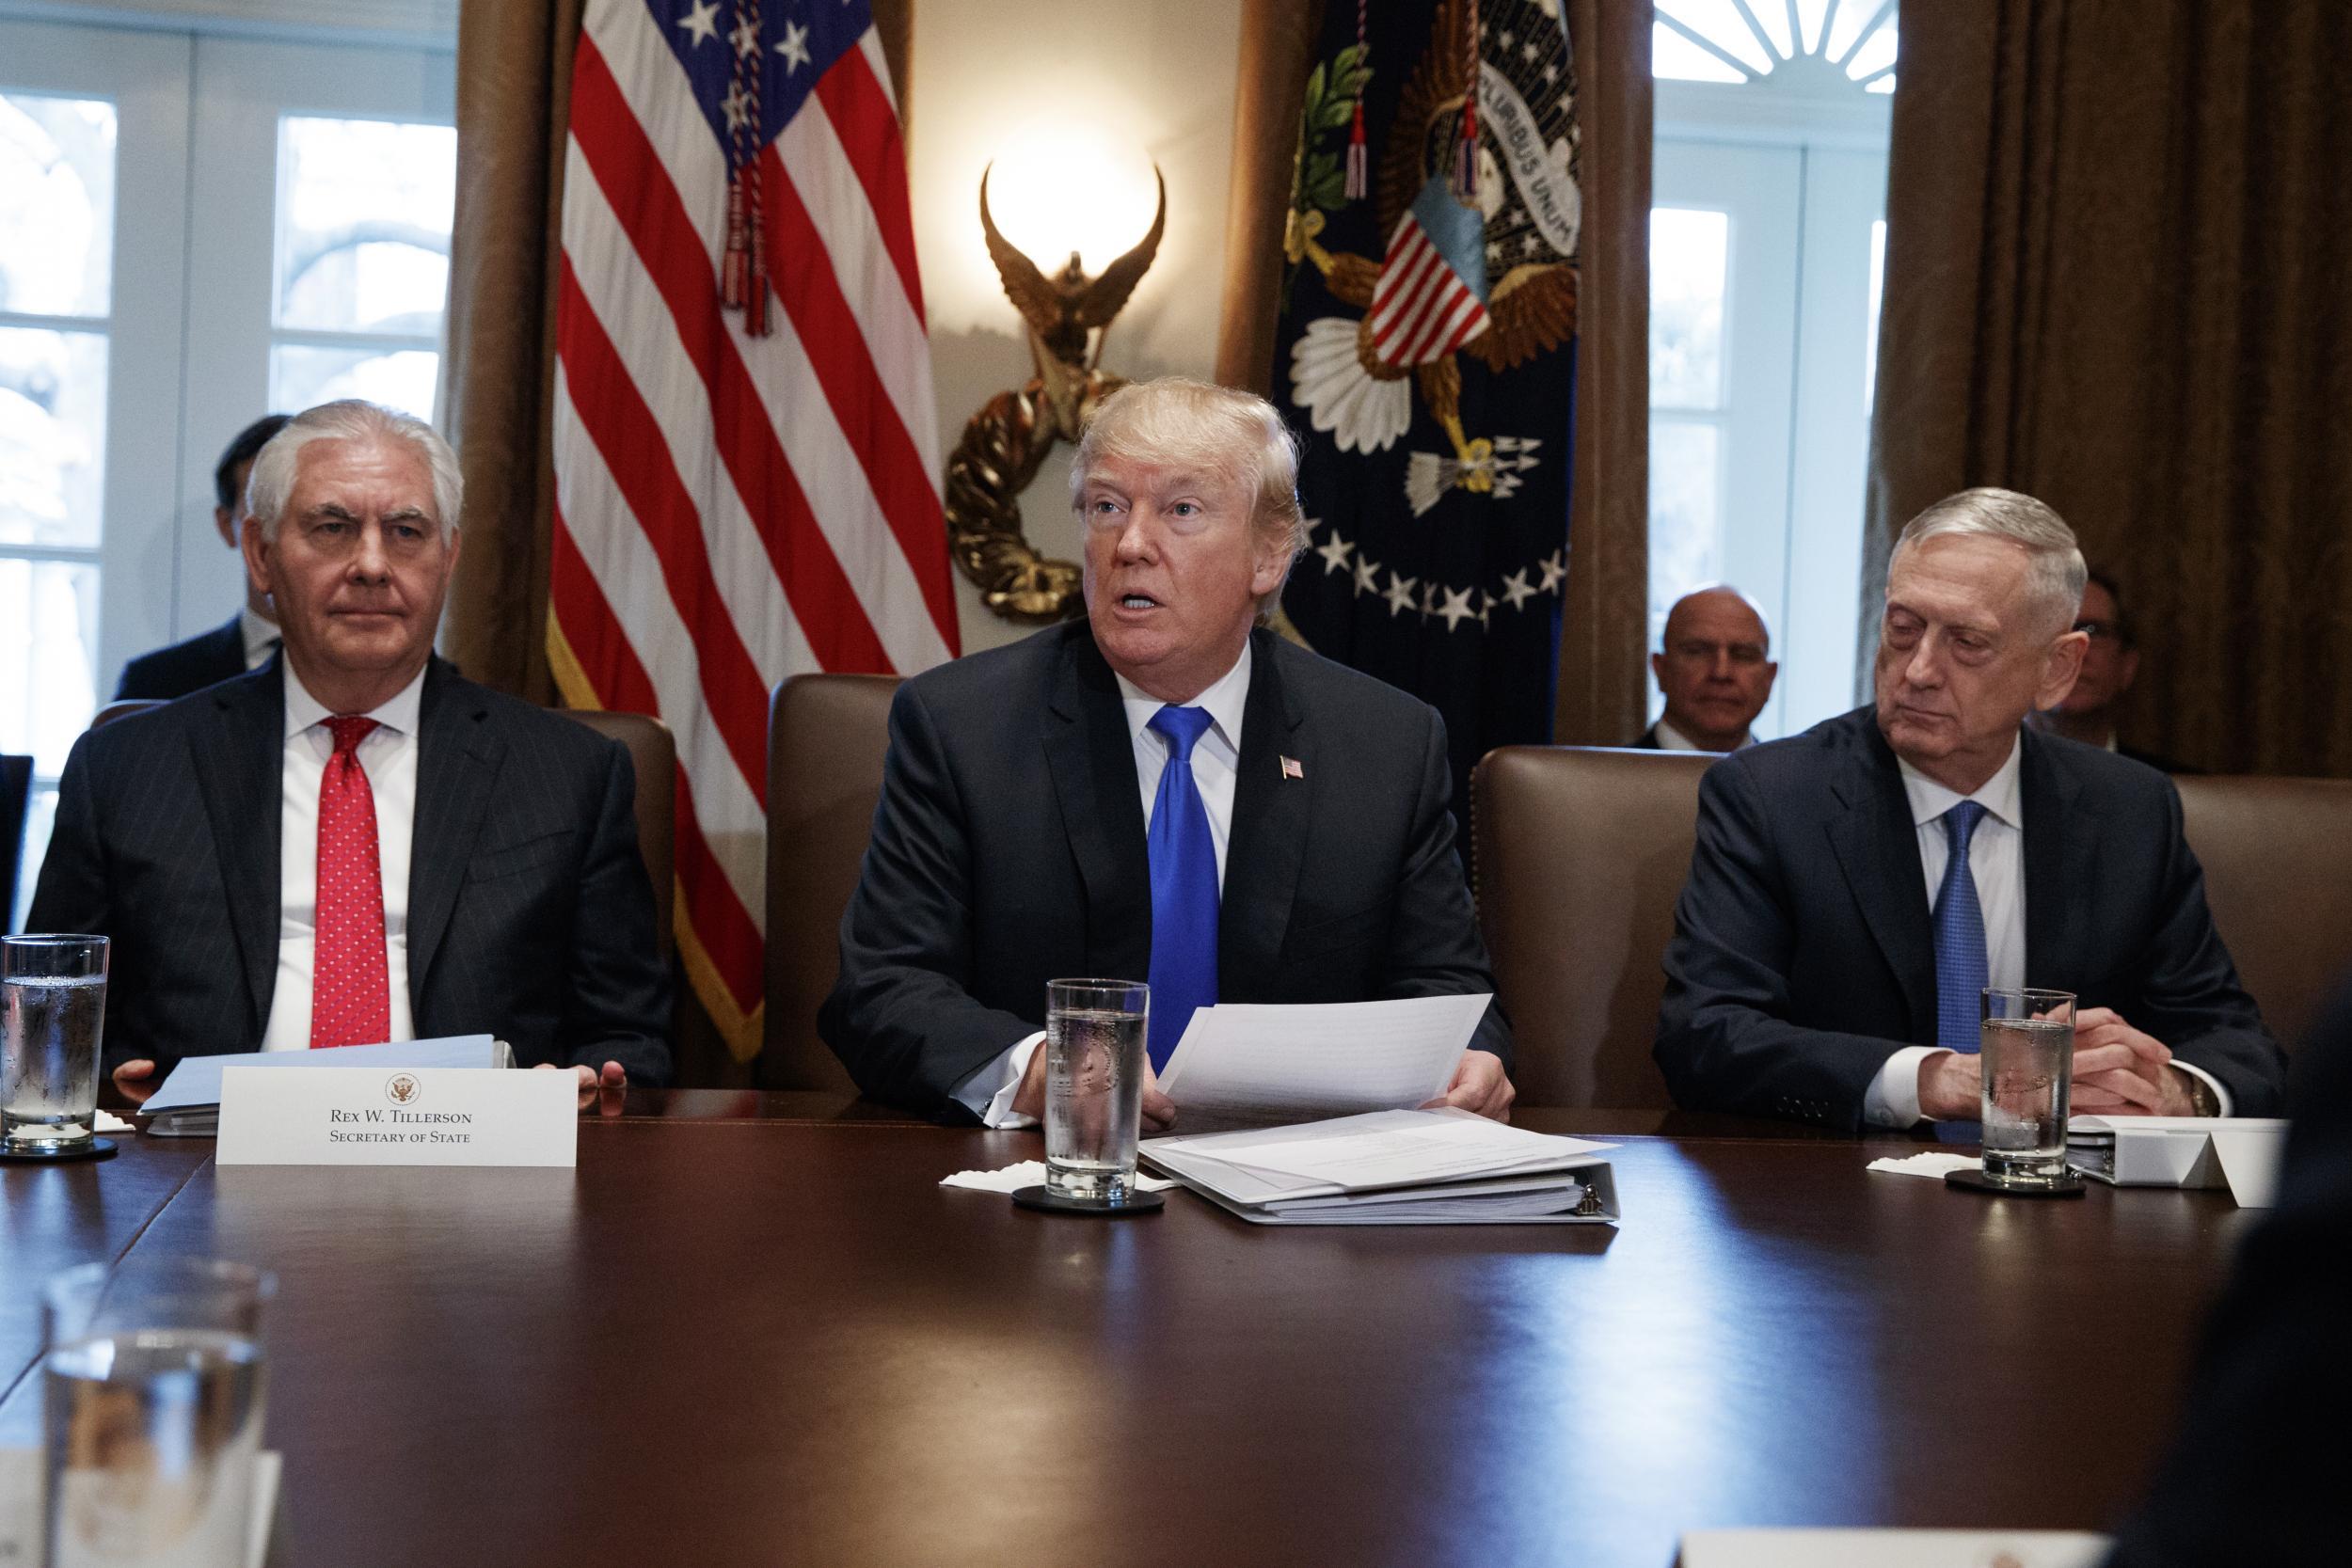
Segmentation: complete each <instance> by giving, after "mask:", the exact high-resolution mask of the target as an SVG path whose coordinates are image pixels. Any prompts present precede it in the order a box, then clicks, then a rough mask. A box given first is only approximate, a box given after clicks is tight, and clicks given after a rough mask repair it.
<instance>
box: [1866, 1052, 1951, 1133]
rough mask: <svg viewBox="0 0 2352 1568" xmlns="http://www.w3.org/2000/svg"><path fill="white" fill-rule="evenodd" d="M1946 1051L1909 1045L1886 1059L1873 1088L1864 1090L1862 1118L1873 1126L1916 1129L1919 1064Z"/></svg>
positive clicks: (1872, 1084) (1873, 1080) (1871, 1084)
mask: <svg viewBox="0 0 2352 1568" xmlns="http://www.w3.org/2000/svg"><path fill="white" fill-rule="evenodd" d="M1943 1049H1944V1048H1943V1047H1942V1046H1940V1045H1906V1046H1904V1047H1903V1048H1902V1049H1901V1050H1900V1051H1898V1052H1896V1053H1894V1054H1893V1055H1892V1056H1889V1057H1887V1058H1886V1062H1885V1065H1883V1067H1881V1068H1880V1069H1879V1071H1878V1076H1877V1077H1875V1078H1873V1079H1871V1080H1870V1086H1869V1087H1868V1088H1867V1089H1865V1090H1863V1091H1862V1119H1863V1120H1864V1121H1865V1122H1867V1123H1868V1124H1869V1125H1870V1126H1872V1127H1895V1128H1906V1127H1915V1126H1917V1125H1918V1124H1919V1122H1920V1121H1921V1120H1922V1119H1923V1118H1922V1117H1921V1116H1920V1114H1919V1064H1920V1063H1921V1062H1924V1061H1926V1060H1927V1059H1928V1058H1929V1057H1930V1056H1932V1055H1934V1054H1935V1053H1937V1052H1938V1051H1941V1050H1943Z"/></svg>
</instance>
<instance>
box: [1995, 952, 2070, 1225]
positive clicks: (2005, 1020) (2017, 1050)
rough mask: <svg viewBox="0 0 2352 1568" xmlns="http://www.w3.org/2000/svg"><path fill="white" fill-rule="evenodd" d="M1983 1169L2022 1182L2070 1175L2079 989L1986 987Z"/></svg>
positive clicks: (2046, 1182)
mask: <svg viewBox="0 0 2352 1568" xmlns="http://www.w3.org/2000/svg"><path fill="white" fill-rule="evenodd" d="M1978 1040H1979V1047H1980V1050H1981V1055H1980V1057H1979V1061H1980V1063H1981V1065H1982V1070H1983V1074H1984V1092H1983V1096H1982V1101H1983V1103H1982V1115H1983V1120H1984V1174H1985V1176H1986V1177H1987V1178H1988V1179H1989V1180H1994V1181H1999V1182H2005V1183H2007V1184H2009V1185H2010V1186H2017V1187H2048V1186H2055V1185H2058V1183H2059V1182H2061V1181H2064V1180H2069V1178H2068V1174H2067V1169H2066V1109H2067V1098H2068V1095H2069V1094H2070V1092H2071V1091H2072V1089H2073V1087H2074V992H2073V991H2065V990H2023V989H2019V990H2004V989H2002V988H1999V987H1988V988H1987V989H1986V990H1985V992H1984V1012H1983V1022H1982V1025H1981V1028H1980V1031H1979V1036H1978Z"/></svg>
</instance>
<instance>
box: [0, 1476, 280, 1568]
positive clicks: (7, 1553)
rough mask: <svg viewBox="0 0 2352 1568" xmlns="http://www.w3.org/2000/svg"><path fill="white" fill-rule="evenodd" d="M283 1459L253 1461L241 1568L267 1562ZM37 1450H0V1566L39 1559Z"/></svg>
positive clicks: (259, 1567)
mask: <svg viewBox="0 0 2352 1568" xmlns="http://www.w3.org/2000/svg"><path fill="white" fill-rule="evenodd" d="M284 1473H285V1466H284V1456H282V1455H280V1454H279V1453H278V1452H277V1451H275V1450H274V1449H262V1451H261V1452H260V1453H257V1454H255V1455H254V1456H253V1501H252V1504H251V1509H252V1513H251V1516H250V1517H251V1530H250V1533H249V1534H248V1535H247V1537H246V1551H245V1560H246V1568H262V1564H263V1563H264V1562H265V1561H266V1560H268V1557H269V1532H270V1525H271V1522H272V1521H274V1520H275V1519H276V1518H277V1517H278V1484H279V1482H280V1481H281V1479H282V1477H283V1476H284ZM42 1525H43V1520H42V1519H41V1516H40V1449H0V1563H8V1564H16V1563H23V1564H25V1565H26V1568H31V1565H32V1564H34V1563H37V1562H39V1561H40V1560H41V1555H40V1553H41V1537H42V1534H43V1530H42Z"/></svg>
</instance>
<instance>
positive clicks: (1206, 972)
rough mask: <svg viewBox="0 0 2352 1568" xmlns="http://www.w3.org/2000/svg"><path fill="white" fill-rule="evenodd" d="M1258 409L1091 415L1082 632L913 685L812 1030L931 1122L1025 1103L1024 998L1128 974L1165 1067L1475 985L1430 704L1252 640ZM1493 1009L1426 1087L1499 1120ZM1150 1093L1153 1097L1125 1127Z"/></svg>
mask: <svg viewBox="0 0 2352 1568" xmlns="http://www.w3.org/2000/svg"><path fill="white" fill-rule="evenodd" d="M1296 476H1297V448H1296V443H1295V440H1294V439H1293V437H1292V436H1291V435H1290V433H1289V432H1288V431H1287V430H1286V429H1284V428H1283V425H1282V422H1281V419H1280V416H1279V415H1278V414H1277V413H1276V412H1275V411H1274V409H1273V407H1272V406H1271V405H1270V404H1267V403H1266V402H1264V400H1263V399H1260V398H1256V397H1252V396H1249V395H1248V394H1247V393H1243V392H1236V391H1230V390H1227V389H1226V388H1218V387H1212V386H1208V385H1205V384H1203V383H1200V382H1196V381H1187V380H1183V379H1177V378H1169V379H1166V380H1161V381H1154V382H1150V383H1146V384H1143V385H1140V386H1135V387H1129V388H1123V389H1122V390H1120V391H1119V392H1117V393H1114V394H1113V395H1112V396H1111V397H1109V398H1107V399H1105V400H1104V403H1103V405H1102V407H1101V409H1100V411H1099V412H1098V413H1097V414H1096V416H1095V418H1094V420H1093V421H1092V422H1091V423H1090V424H1089V426H1088V427H1087V432H1086V435H1085V437H1084V438H1083V439H1082V440H1081V441H1080V442H1079V444H1078V451H1077V456H1076V458H1075V460H1074V461H1073V465H1072V467H1071V498H1072V502H1073V506H1075V508H1076V509H1077V511H1078V514H1079V517H1080V521H1081V525H1082V527H1083V528H1084V530H1085V550H1086V601H1087V614H1088V619H1087V620H1086V621H1084V622H1081V623H1073V624H1070V625H1067V626H1057V627H1055V628H1053V629H1052V630H1050V631H1045V632H1041V633H1039V634H1038V635H1036V636H1034V637H1031V638H1028V639H1026V640H1025V641H1021V642H1018V643H1015V644H1013V645H1012V646H1010V647H1008V648H1001V649H997V650H995V651H993V652H991V653H984V654H977V655H974V656H973V657H969V658H964V659H960V660H958V661H956V662H954V663H952V664H947V665H944V666H942V667H940V668H938V669H936V670H933V671H930V672H929V673H925V674H923V675H921V676H918V677H917V678H915V679H914V680H911V681H909V682H907V683H906V685H904V686H902V687H901V688H899V689H898V697H897V700H896V701H895V702H894V703H893V705H892V706H891V713H890V754H889V760H888V762H887V763H886V765H885V766H884V768H883V776H882V801H881V804H880V806H879V807H878V808H877V810H876V812H875V815H874V834H873V841H872V845H871V847H869V848H868V849H867V851H866V864H865V870H864V874H863V876H862V877H861V879H860V880H859V883H858V889H857V893H856V895H854V896H853V897H852V898H851V899H850V907H849V910H848V911H847V912H846V913H845V914H844V916H843V917H842V922H841V977H840V980H839V982H838V983H837V984H836V985H835V986H834V991H833V994H832V995H831V996H830V997H829V998H827V999H826V1002H825V1005H824V1006H823V1008H822V1009H821V1010H820V1011H819V1013H818V1028H819V1030H820V1032H821V1033H822V1034H823V1036H824V1037H825V1040H826V1042H827V1043H828V1044H829V1045H831V1046H832V1048H833V1050H834V1053H835V1054H837V1055H838V1056H839V1057H840V1058H841V1060H842V1062H843V1063H844V1065H846V1066H847V1067H848V1068H849V1069H850V1075H851V1076H852V1077H853V1078H855V1079H856V1081H857V1083H858V1086H859V1087H860V1088H862V1089H863V1090H865V1092H866V1094H868V1095H870V1096H872V1097H874V1098H876V1099H878V1100H884V1101H892V1102H894V1103H898V1104H901V1105H905V1106H909V1107H911V1108H913V1109H915V1110H917V1111H920V1112H922V1113H924V1114H926V1115H930V1116H933V1117H940V1118H942V1119H954V1120H972V1119H976V1118H977V1119H978V1120H982V1121H985V1122H987V1123H989V1124H990V1125H993V1126H1009V1125H1020V1124H1024V1123H1025V1121H1026V1120H1027V1119H1028V1118H1030V1117H1036V1116H1038V1115H1039V1114H1040V1113H1041V1109H1042V1106H1043V1103H1044V1081H1045V1074H1044V1054H1043V1053H1041V1052H1040V1051H1038V1049H1037V1047H1038V1044H1039V1042H1040V1041H1041V1039H1042V1038H1043V1034H1042V1031H1041V1023H1042V1020H1043V1015H1044V1010H1045V983H1046V981H1048V980H1049V979H1058V978H1062V977H1065V976H1080V975H1105V976H1118V977H1121V978H1128V979H1135V978H1144V979H1148V980H1149V981H1150V982H1151V986H1152V1022H1151V1032H1150V1047H1149V1049H1150V1055H1151V1058H1152V1064H1153V1065H1154V1067H1157V1066H1159V1065H1161V1064H1164V1063H1165V1062H1166V1060H1167V1057H1168V1053H1169V1052H1170V1051H1171V1050H1173V1049H1174V1046H1175V1043H1176V1040H1177V1039H1178V1038H1179V1037H1181V1036H1182V1035H1183V1033H1184V1025H1185V1023H1186V1022H1188V1021H1189V1020H1190V1018H1191V1016H1192V1013H1193V1010H1194V1009H1195V1008H1196V1007H1200V1006H1208V1005H1210V1004H1212V1003H1216V1002H1219V1001H1225V1002H1265V1003H1309V1002H1361V1001H1367V1000H1373V999H1378V998H1386V997H1403V996H1430V995H1443V994H1448V993H1457V994H1458V993H1464V992H1477V991H1491V990H1493V989H1494V981H1493V979H1492V977H1491V976H1490V975H1489V974H1488V972H1487V967H1486V949H1485V946H1484V944H1483V943H1482V942H1480V940H1479V936H1478V928H1477V924H1476V921H1475V919H1474V918H1473V915H1472V911H1471V909H1470V895H1469V891H1468V888H1467V887H1466V885H1465V883H1464V880H1463V877H1462V867H1461V863H1460V861H1459V858H1458V857H1457V856H1456V854H1455V851H1454V823H1453V817H1452V816H1451V815H1450V813H1449V812H1448V809H1447V795H1448V788H1449V786H1448V783H1447V779H1448V773H1447V763H1446V748H1445V732H1444V726H1443V724H1442V723H1441V722H1440V721H1439V720H1438V716H1437V714H1436V713H1435V712H1434V711H1433V710H1432V709H1430V708H1429V707H1428V706H1427V705H1424V704H1422V703H1421V702H1418V701H1416V700H1415V699H1413V698H1411V697H1408V696H1406V694H1405V693H1403V692H1401V691H1398V690H1396V689H1393V688H1391V687H1389V686H1385V685H1383V684H1382V683H1380V682H1379V681H1376V680H1374V679H1372V678H1371V677H1370V676H1367V675H1362V674H1359V673H1355V672H1353V671H1350V670H1346V669H1343V668H1342V667H1341V666H1339V665H1336V664H1333V663H1330V662H1328V661H1327V660H1325V659H1322V658H1318V657H1315V656H1314V655H1312V654H1311V653H1308V652H1306V651H1305V650H1303V649H1301V648H1298V647H1295V646H1294V645H1292V644H1290V643H1288V642H1285V641H1282V640H1280V639H1279V638H1277V637H1276V636H1274V635H1273V634H1272V633H1271V632H1270V631H1268V630H1266V629H1264V628H1263V627H1262V626H1257V625H1256V623H1257V621H1258V618H1259V612H1260V610H1261V608H1262V607H1263V606H1264V605H1265V604H1266V603H1267V602H1268V600H1270V599H1271V598H1272V597H1273V596H1274V595H1275V594H1277V593H1279V590H1280V588H1281V585H1282V579H1283V578H1284V577H1285V576H1286V575H1287V574H1288V572H1289V570H1290V563H1291V562H1292V560H1293V559H1294V558H1295V556H1296V555H1297V553H1298V550H1299V546H1300V544H1301V543H1302V539H1303V534H1304V521H1303V518H1302V517H1301V515H1300V513H1299V509H1298V500H1297V496H1296V493H1295V490H1296ZM1509 1052H1510V1036H1509V1031H1508V1029H1507V1026H1506V1025H1505V1024H1504V1023H1503V1022H1502V1019H1501V1017H1500V1016H1499V1015H1498V1014H1497V1013H1496V1012H1495V1011H1494V1010H1493V1009H1492V1008H1489V1009H1488V1012H1487V1015H1486V1020H1485V1022H1482V1023H1481V1024H1480V1026H1479V1032H1478V1035H1477V1036H1476V1037H1475V1038H1474V1039H1473V1041H1472V1043H1471V1049H1470V1052H1469V1053H1467V1054H1466V1055H1465V1056H1464V1058H1463V1062H1462V1066H1461V1068H1460V1069H1459V1070H1458V1071H1457V1072H1456V1074H1455V1075H1454V1082H1453V1083H1452V1085H1450V1086H1449V1088H1448V1090H1447V1093H1446V1096H1445V1100H1446V1102H1447V1103H1449V1104H1453V1105H1458V1106H1462V1107H1465V1108H1468V1109H1470V1110H1473V1111H1477V1112H1479V1113H1481V1114H1484V1115H1487V1116H1494V1117H1502V1116H1503V1115H1504V1114H1505V1113H1506V1112H1507V1109H1508V1107H1509V1105H1510V1101H1511V1095H1512V1090H1511V1085H1510V1081H1509V1079H1508V1078H1507V1077H1506V1076H1505V1069H1506V1067H1507V1064H1508V1056H1509ZM1175 1110H1176V1108H1175V1106H1174V1105H1172V1104H1171V1103H1170V1101H1168V1097H1167V1096H1165V1095H1163V1094H1161V1093H1160V1092H1159V1091H1158V1090H1157V1088H1156V1087H1147V1089H1146V1090H1145V1094H1144V1118H1145V1120H1146V1122H1147V1123H1148V1124H1149V1125H1151V1126H1152V1127H1153V1128H1154V1129H1158V1128H1164V1127H1166V1126H1167V1125H1168V1123H1169V1122H1170V1120H1171V1118H1172V1117H1174V1115H1175Z"/></svg>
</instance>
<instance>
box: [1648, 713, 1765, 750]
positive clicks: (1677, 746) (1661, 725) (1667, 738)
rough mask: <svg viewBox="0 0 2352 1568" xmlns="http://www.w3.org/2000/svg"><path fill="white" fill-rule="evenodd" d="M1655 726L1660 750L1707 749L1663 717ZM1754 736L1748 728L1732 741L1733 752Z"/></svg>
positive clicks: (1754, 733)
mask: <svg viewBox="0 0 2352 1568" xmlns="http://www.w3.org/2000/svg"><path fill="white" fill-rule="evenodd" d="M1656 728H1657V730H1658V749H1659V750H1660V751H1661V752H1704V751H1705V750H1707V748H1706V747H1704V746H1702V745H1700V744H1699V743H1698V742H1697V741H1695V740H1693V739H1692V738H1691V737H1690V736H1687V735H1684V734H1683V733H1682V732H1681V731H1680V730H1678V729H1676V728H1675V727H1674V726H1673V725H1672V724H1669V723H1668V722H1666V721H1665V720H1663V719H1661V720H1659V721H1658V723H1657V726H1656ZM1755 738H1756V732H1755V731H1753V730H1750V731H1748V732H1747V733H1746V734H1744V735H1742V736H1740V738H1739V739H1738V740H1736V741H1734V742H1733V743H1732V747H1731V749H1732V750H1733V751H1735V752H1736V751H1739V750H1740V748H1741V747H1743V746H1745V745H1747V744H1748V742H1750V741H1751V740H1754V739H1755Z"/></svg>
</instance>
